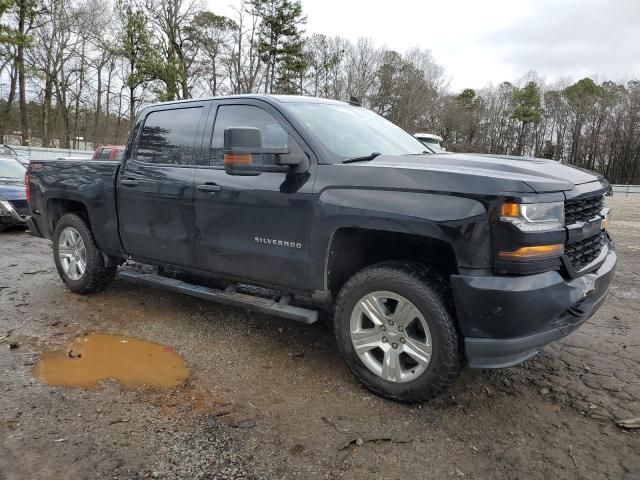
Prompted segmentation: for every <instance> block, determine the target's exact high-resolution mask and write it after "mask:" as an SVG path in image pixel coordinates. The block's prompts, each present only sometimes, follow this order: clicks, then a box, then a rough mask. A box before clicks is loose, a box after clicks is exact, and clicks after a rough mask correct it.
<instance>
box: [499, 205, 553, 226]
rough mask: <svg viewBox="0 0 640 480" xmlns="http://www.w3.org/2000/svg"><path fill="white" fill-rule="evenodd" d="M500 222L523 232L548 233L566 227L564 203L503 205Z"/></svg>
mask: <svg viewBox="0 0 640 480" xmlns="http://www.w3.org/2000/svg"><path fill="white" fill-rule="evenodd" d="M500 220H502V221H503V222H508V223H512V224H513V225H515V226H516V227H518V228H519V229H520V230H522V231H523V232H546V231H549V230H558V229H559V228H562V227H564V203H563V202H550V203H511V202H507V203H503V204H502V207H501V208H500Z"/></svg>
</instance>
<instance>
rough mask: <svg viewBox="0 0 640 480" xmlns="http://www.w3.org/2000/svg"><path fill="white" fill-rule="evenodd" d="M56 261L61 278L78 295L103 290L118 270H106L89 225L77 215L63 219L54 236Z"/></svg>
mask: <svg viewBox="0 0 640 480" xmlns="http://www.w3.org/2000/svg"><path fill="white" fill-rule="evenodd" d="M53 258H54V261H55V264H56V269H57V270H58V274H59V275H60V278H62V280H63V281H64V283H65V284H66V285H67V287H69V290H71V291H72V292H76V293H93V292H99V291H101V290H104V289H105V288H106V287H107V286H108V285H109V284H110V283H111V282H112V281H113V279H114V278H115V276H116V272H117V267H106V266H105V264H104V258H103V256H102V252H100V250H99V249H98V246H97V245H96V241H95V239H94V238H93V234H92V233H91V229H90V228H89V226H88V225H87V223H86V222H85V221H84V220H83V219H82V218H80V217H79V216H78V215H76V214H74V213H68V214H66V215H64V216H63V217H62V218H61V219H60V220H59V221H58V223H57V224H56V228H55V231H54V234H53Z"/></svg>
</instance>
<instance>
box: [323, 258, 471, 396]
mask: <svg viewBox="0 0 640 480" xmlns="http://www.w3.org/2000/svg"><path fill="white" fill-rule="evenodd" d="M445 292H446V290H445V289H444V288H443V281H442V278H440V277H439V276H437V275H434V274H432V273H431V272H430V271H429V270H428V269H427V268H426V267H424V266H423V265H421V264H418V263H414V262H400V261H396V262H384V263H380V264H376V265H372V266H370V267H367V268H365V269H363V270H361V271H360V272H358V273H356V274H355V275H354V276H353V277H351V279H350V280H349V281H348V282H347V283H346V284H345V285H344V287H343V288H342V289H341V291H340V294H339V295H338V300H337V302H336V314H335V317H334V327H335V333H336V338H337V341H338V346H339V348H340V350H341V351H342V354H343V355H344V357H345V360H346V362H347V364H348V366H349V368H351V370H352V371H353V373H354V374H355V375H356V377H358V378H359V379H360V381H362V383H364V385H365V386H366V387H367V388H369V389H370V390H372V391H373V392H375V393H377V394H379V395H382V396H384V397H387V398H390V399H392V400H397V401H401V402H418V401H422V400H428V399H430V398H433V397H435V396H437V395H439V394H440V393H441V392H442V391H443V390H444V389H445V388H446V387H447V386H448V385H449V384H450V383H451V382H452V381H453V380H454V379H455V378H456V377H457V375H458V373H459V371H460V367H461V347H460V343H459V336H458V333H457V331H456V328H455V325H454V320H453V314H452V308H451V306H450V301H449V300H448V295H447V293H445Z"/></svg>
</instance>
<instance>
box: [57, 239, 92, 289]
mask: <svg viewBox="0 0 640 480" xmlns="http://www.w3.org/2000/svg"><path fill="white" fill-rule="evenodd" d="M58 257H59V258H60V264H61V265H62V269H63V270H64V273H65V275H66V276H67V277H69V278H70V279H71V280H80V279H81V278H82V276H83V275H84V272H85V271H86V270H87V249H86V248H85V246H84V241H83V240H82V237H81V236H80V233H79V232H78V230H76V229H75V228H73V227H67V228H65V229H64V230H62V233H61V234H60V240H58Z"/></svg>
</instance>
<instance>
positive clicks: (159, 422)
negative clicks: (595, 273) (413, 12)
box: [0, 197, 640, 480]
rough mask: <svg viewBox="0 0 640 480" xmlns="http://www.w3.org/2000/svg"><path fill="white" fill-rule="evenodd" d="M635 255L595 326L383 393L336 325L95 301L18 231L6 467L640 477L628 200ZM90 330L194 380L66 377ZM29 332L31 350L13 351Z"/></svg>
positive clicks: (190, 302)
mask: <svg viewBox="0 0 640 480" xmlns="http://www.w3.org/2000/svg"><path fill="white" fill-rule="evenodd" d="M611 204H612V206H613V207H614V209H615V210H614V212H615V213H614V215H615V216H614V222H613V226H612V231H613V234H614V238H615V240H616V242H617V249H618V252H619V266H618V272H617V274H616V277H615V280H614V285H613V288H612V291H611V295H610V297H609V299H608V300H607V302H606V303H605V305H604V306H603V307H602V309H601V310H600V311H599V312H598V313H597V315H595V317H593V318H592V319H591V320H590V321H589V322H588V324H586V325H585V326H583V327H582V328H581V329H580V330H578V331H577V332H576V333H574V334H573V335H571V336H570V337H568V338H566V339H565V340H563V341H561V342H559V343H557V344H555V345H553V346H550V347H548V348H546V349H544V350H543V352H542V353H541V354H540V355H539V356H538V357H536V358H534V359H532V360H530V361H528V362H527V363H526V364H524V365H521V366H519V367H515V368H511V369H507V370H501V371H469V370H467V371H466V372H465V373H464V374H463V376H462V377H461V378H460V379H459V381H458V382H457V383H456V384H455V385H454V387H453V388H452V389H451V390H450V391H449V392H448V395H446V396H445V397H444V398H441V399H439V400H437V401H433V402H431V403H428V404H422V405H413V406H407V405H401V404H396V403H392V402H389V401H385V400H382V399H380V398H377V397H375V396H374V395H372V394H370V393H369V392H368V391H366V390H365V389H363V388H362V387H361V386H360V385H359V384H358V383H357V382H356V380H355V379H354V378H353V377H352V376H351V374H350V372H349V371H348V370H347V368H346V367H345V365H344V364H343V363H342V361H341V360H340V358H339V356H338V353H337V349H336V346H335V345H334V342H333V338H332V333H331V332H330V331H329V329H328V328H326V327H324V326H322V325H313V326H304V325H299V324H295V323H291V322H288V321H286V320H280V319H277V318H273V317H268V316H264V315H258V314H248V313H246V312H244V311H242V310H238V309H234V308H231V307H224V306H219V305H216V304H212V303H208V302H205V301H200V300H196V299H192V298H188V297H185V296H181V295H178V294H172V293H167V292H164V291H161V290H156V289H151V288H144V287H137V286H132V285H130V284H128V283H125V282H123V281H121V280H116V282H114V284H113V285H112V286H111V287H110V288H109V289H108V290H107V291H105V292H104V293H101V294H97V295H92V296H79V295H74V294H72V293H70V292H69V291H68V290H67V289H66V288H65V287H64V285H63V283H62V282H61V281H60V279H59V278H58V275H57V273H56V272H55V268H54V265H53V259H52V257H51V247H50V242H48V241H46V240H41V239H36V238H32V237H28V236H27V235H26V234H25V233H24V232H22V231H12V232H5V233H0V272H1V273H0V339H1V340H0V390H1V391H2V394H1V396H0V479H13V478H16V479H27V478H29V479H31V478H76V479H83V478H100V477H108V478H144V477H158V478H206V479H214V478H216V479H217V478H220V479H223V478H265V479H271V478H276V479H306V478H313V479H335V478H344V479H378V478H380V479H382V478H384V479H400V478H402V479H403V480H408V479H446V478H468V479H503V478H504V479H530V478H533V479H538V478H539V479H573V478H580V479H582V478H611V479H627V480H631V479H640V429H636V430H625V429H623V428H621V427H619V426H617V425H616V420H621V419H629V418H634V417H640V322H639V315H640V198H635V199H625V198H623V197H616V198H614V199H613V200H612V201H611ZM87 332H97V333H111V334H119V335H128V336H132V337H137V338H141V339H146V340H151V341H153V342H158V343H161V344H163V345H167V346H170V347H171V348H172V349H173V350H175V351H176V352H178V353H179V354H180V355H182V357H183V358H184V360H185V361H186V364H187V366H188V367H189V369H190V372H191V373H190V377H189V379H188V380H187V381H186V383H184V384H183V385H181V386H179V387H173V388H155V389H153V388H137V389H126V388H125V387H123V386H121V385H120V384H118V383H116V382H114V381H108V382H105V383H103V384H102V385H100V386H99V387H98V388H93V389H86V388H65V387H50V386H48V385H47V384H45V383H44V382H43V381H42V380H41V379H39V378H36V377H35V376H34V375H33V368H34V364H35V363H37V360H38V357H39V355H41V354H42V352H45V351H48V350H52V349H57V348H64V346H65V345H67V344H69V343H70V342H71V341H72V340H73V339H74V338H75V337H77V336H78V335H82V334H85V333H87ZM11 342H17V344H18V347H17V348H9V344H10V343H11Z"/></svg>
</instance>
